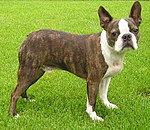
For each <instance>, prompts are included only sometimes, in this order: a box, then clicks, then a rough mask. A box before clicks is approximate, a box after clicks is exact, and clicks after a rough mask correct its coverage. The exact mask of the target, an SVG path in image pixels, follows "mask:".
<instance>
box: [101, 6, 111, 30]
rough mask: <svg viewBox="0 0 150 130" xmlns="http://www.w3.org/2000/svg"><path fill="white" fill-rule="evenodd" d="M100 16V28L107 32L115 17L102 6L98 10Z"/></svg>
mask: <svg viewBox="0 0 150 130" xmlns="http://www.w3.org/2000/svg"><path fill="white" fill-rule="evenodd" d="M98 15H99V19H100V26H101V27H102V28H104V29H105V30H107V26H108V24H109V23H110V22H111V21H112V19H113V17H112V16H111V15H110V14H109V13H108V12H107V11H106V10H105V9H104V7H102V6H100V7H99V9H98Z"/></svg>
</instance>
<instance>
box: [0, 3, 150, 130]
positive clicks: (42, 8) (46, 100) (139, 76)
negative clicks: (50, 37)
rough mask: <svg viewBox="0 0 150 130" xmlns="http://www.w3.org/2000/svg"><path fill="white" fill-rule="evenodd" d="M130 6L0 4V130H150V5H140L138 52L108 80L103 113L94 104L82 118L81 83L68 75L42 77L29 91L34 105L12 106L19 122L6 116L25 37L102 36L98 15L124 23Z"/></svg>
mask: <svg viewBox="0 0 150 130" xmlns="http://www.w3.org/2000/svg"><path fill="white" fill-rule="evenodd" d="M132 4H133V2H131V1H130V2H127V1H125V2H112V1H109V2H106V1H105V2H102V1H93V2H92V1H91V2H90V1H88V2H85V1H57V2H56V1H0V28H1V29H0V130H53V129H57V130H58V129H79V130H80V129H83V130H84V129H86V130H88V129H89V130H96V129H99V130H134V129H136V130H150V123H149V122H150V2H141V4H142V6H143V11H142V18H143V23H142V25H141V26H140V32H141V39H140V41H139V49H138V50H137V51H135V52H130V53H128V54H127V55H126V58H125V64H124V70H123V72H122V73H120V74H118V75H117V76H116V77H114V78H113V79H112V82H111V84H110V89H109V99H110V101H112V102H113V103H115V104H117V105H118V107H119V109H118V110H108V109H107V108H105V107H104V106H103V105H102V104H101V102H100V100H99V98H98V100H97V106H96V111H97V114H98V115H99V116H101V117H103V118H104V120H105V121H104V122H103V123H102V122H93V121H92V120H91V119H90V118H89V116H88V115H87V114H86V113H85V108H86V107H85V106H86V82H85V81H84V80H83V79H80V78H78V77H76V76H74V75H72V74H70V73H68V72H64V71H55V72H53V73H52V74H50V75H48V74H45V75H44V76H43V77H42V78H41V79H40V80H39V81H38V82H37V83H36V84H34V85H33V86H32V87H31V88H30V89H29V90H28V94H29V97H30V98H32V99H35V100H36V101H35V102H29V101H23V100H22V99H21V98H20V99H19V101H18V104H17V111H18V113H19V114H20V118H18V119H14V118H11V117H10V116H8V109H9V100H10V95H11V92H12V91H13V90H14V88H15V85H16V81H17V68H18V58H17V53H18V48H19V46H20V44H21V43H22V41H23V40H24V39H25V38H26V35H27V34H29V33H30V32H32V31H36V30H39V29H57V30H63V31H67V32H72V33H79V34H88V33H96V32H99V31H102V29H101V28H100V27H99V18H98V15H97V10H98V8H99V5H103V6H104V7H106V9H107V10H109V12H111V14H112V16H114V18H115V19H118V18H122V17H127V16H128V14H129V11H130V8H131V5H132Z"/></svg>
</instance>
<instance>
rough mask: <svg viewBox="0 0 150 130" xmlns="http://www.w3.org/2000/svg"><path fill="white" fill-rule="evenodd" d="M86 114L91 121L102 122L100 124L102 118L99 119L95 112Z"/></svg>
mask: <svg viewBox="0 0 150 130" xmlns="http://www.w3.org/2000/svg"><path fill="white" fill-rule="evenodd" d="M88 114H89V116H90V117H91V118H92V120H93V121H102V122H103V121H104V119H103V118H101V117H99V116H97V115H96V112H95V111H94V112H91V113H88Z"/></svg>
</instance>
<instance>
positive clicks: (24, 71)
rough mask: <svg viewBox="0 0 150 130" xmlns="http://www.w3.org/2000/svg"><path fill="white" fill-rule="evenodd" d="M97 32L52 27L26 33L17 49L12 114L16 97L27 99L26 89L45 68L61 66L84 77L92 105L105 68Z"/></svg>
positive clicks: (14, 113) (51, 68)
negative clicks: (72, 32)
mask: <svg viewBox="0 0 150 130" xmlns="http://www.w3.org/2000/svg"><path fill="white" fill-rule="evenodd" d="M100 34H101V33H97V34H91V35H77V34H71V33H66V32H61V31H55V30H40V31H37V32H32V33H31V34H29V36H28V37H27V39H26V40H25V41H24V42H23V44H22V45H21V47H20V49H19V69H18V83H17V86H16V89H15V90H14V92H13V93H12V96H11V105H10V113H11V114H12V115H16V102H17V100H18V98H19V96H22V98H27V94H26V91H27V89H28V88H29V87H30V86H31V85H32V84H34V83H35V82H36V81H37V80H38V79H39V78H40V77H41V76H42V75H43V74H44V72H45V71H44V70H46V69H50V70H53V69H62V70H66V71H69V72H71V73H73V74H75V75H77V76H79V77H81V78H84V79H86V81H87V91H89V92H88V99H89V103H90V104H91V105H92V106H95V104H96V97H97V93H98V88H99V84H100V81H101V79H102V78H103V76H104V74H105V73H106V70H107V68H108V66H107V65H106V63H105V60H104V58H103V55H102V52H101V44H100ZM93 97H94V98H93Z"/></svg>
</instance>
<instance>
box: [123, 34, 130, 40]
mask: <svg viewBox="0 0 150 130" xmlns="http://www.w3.org/2000/svg"><path fill="white" fill-rule="evenodd" d="M131 38H132V36H131V34H124V35H123V36H122V39H123V41H124V42H126V41H131Z"/></svg>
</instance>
